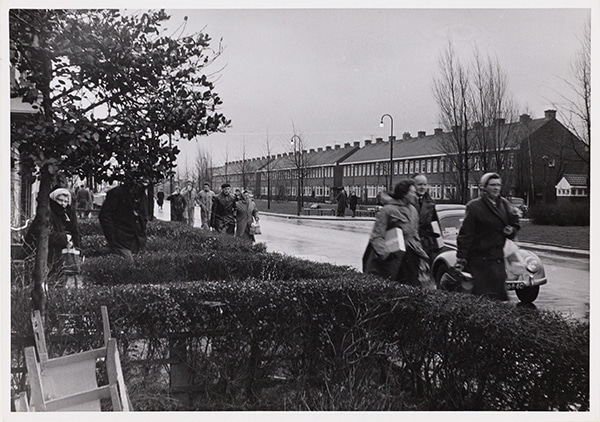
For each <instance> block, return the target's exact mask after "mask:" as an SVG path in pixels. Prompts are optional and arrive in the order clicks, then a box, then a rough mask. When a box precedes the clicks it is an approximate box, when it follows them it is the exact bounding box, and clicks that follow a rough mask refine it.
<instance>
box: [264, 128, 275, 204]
mask: <svg viewBox="0 0 600 422" xmlns="http://www.w3.org/2000/svg"><path fill="white" fill-rule="evenodd" d="M264 150H265V155H266V157H267V162H266V164H265V171H266V175H267V209H268V210H270V209H271V172H272V171H273V159H272V158H271V153H272V150H271V141H270V139H269V132H267V135H266V138H265V144H264Z"/></svg>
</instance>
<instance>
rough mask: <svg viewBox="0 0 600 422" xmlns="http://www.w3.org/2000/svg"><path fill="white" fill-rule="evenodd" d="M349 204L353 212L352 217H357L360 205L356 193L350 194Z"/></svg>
mask: <svg viewBox="0 0 600 422" xmlns="http://www.w3.org/2000/svg"><path fill="white" fill-rule="evenodd" d="M348 204H349V205H350V211H352V217H356V205H357V204H358V196H356V192H354V191H352V192H351V193H350V199H349V200H348Z"/></svg>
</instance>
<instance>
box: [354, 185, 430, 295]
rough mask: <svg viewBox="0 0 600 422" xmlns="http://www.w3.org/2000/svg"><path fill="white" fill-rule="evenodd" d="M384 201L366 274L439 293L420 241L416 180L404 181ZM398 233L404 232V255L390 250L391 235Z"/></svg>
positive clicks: (367, 255)
mask: <svg viewBox="0 0 600 422" xmlns="http://www.w3.org/2000/svg"><path fill="white" fill-rule="evenodd" d="M381 200H382V202H383V208H382V209H381V210H380V211H379V214H378V216H377V219H376V220H375V225H374V226H373V231H372V232H371V237H370V240H369V245H368V246H367V249H366V251H365V254H364V256H363V272H365V273H369V274H375V275H378V276H380V277H384V278H389V279H391V280H395V281H398V282H400V283H403V284H408V285H411V286H421V287H423V288H426V289H431V290H433V289H435V283H434V282H433V279H432V277H431V274H430V267H429V263H428V261H429V258H428V256H427V253H426V252H425V250H424V249H423V247H422V245H421V240H420V239H419V214H418V212H417V209H416V208H415V206H414V204H415V201H416V186H415V182H414V181H413V180H412V179H407V180H402V181H401V182H399V183H398V184H397V185H396V186H394V191H393V193H392V194H391V195H388V194H386V193H382V195H381ZM395 229H400V230H401V233H400V235H401V237H403V242H404V245H403V246H404V250H403V251H402V250H400V251H393V250H390V241H389V238H390V233H389V231H390V230H391V231H395ZM392 234H393V233H392ZM386 235H387V237H388V241H387V242H386Z"/></svg>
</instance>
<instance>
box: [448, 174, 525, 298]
mask: <svg viewBox="0 0 600 422" xmlns="http://www.w3.org/2000/svg"><path fill="white" fill-rule="evenodd" d="M479 185H480V189H481V190H482V194H481V196H480V197H479V198H476V199H473V200H471V201H469V202H468V203H467V210H466V214H465V219H464V221H463V223H462V226H461V228H460V231H459V232H458V237H457V238H456V243H457V247H458V249H457V252H456V257H457V260H456V261H457V262H456V265H455V267H456V268H457V269H458V270H460V271H463V270H467V271H469V272H470V273H471V274H472V275H473V282H474V286H473V293H474V294H476V295H484V296H488V297H490V298H494V299H498V300H503V301H506V300H508V293H507V291H506V285H505V282H506V268H505V264H504V243H505V242H506V239H514V238H515V236H516V235H517V231H518V230H519V229H520V226H519V217H518V216H517V214H516V212H515V211H514V210H513V208H512V206H511V204H510V202H508V200H506V199H504V198H502V197H501V196H500V192H501V190H502V179H501V178H500V175H498V173H486V174H484V175H483V176H481V180H480V182H479Z"/></svg>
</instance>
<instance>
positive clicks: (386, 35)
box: [167, 8, 590, 170]
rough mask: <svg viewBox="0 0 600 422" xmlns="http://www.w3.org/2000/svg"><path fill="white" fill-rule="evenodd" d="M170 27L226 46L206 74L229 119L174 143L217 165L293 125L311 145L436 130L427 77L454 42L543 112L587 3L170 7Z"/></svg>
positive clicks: (261, 146) (250, 152)
mask: <svg viewBox="0 0 600 422" xmlns="http://www.w3.org/2000/svg"><path fill="white" fill-rule="evenodd" d="M167 12H168V13H169V14H170V15H171V16H172V19H171V21H172V25H175V24H179V23H181V22H182V21H183V18H184V16H188V23H187V31H188V32H194V31H200V30H203V29H204V31H205V32H207V33H208V34H209V35H210V36H211V37H212V38H213V43H214V46H215V48H216V46H218V43H219V40H220V39H222V45H223V47H224V51H223V53H222V55H221V57H220V58H219V59H218V60H217V61H216V62H215V63H214V64H213V65H211V66H210V67H209V68H208V69H207V70H208V72H209V73H210V72H216V71H218V70H220V71H219V72H218V75H217V76H216V77H217V78H218V80H217V82H216V91H217V92H218V93H219V94H220V96H221V98H222V100H223V106H222V110H221V111H222V112H223V113H224V114H225V115H226V116H227V118H229V119H231V121H232V124H231V127H229V128H228V129H227V131H226V133H224V134H213V135H210V136H208V137H202V138H200V140H199V142H198V143H195V142H187V141H184V142H181V143H180V148H181V149H182V154H181V156H180V160H179V164H180V167H181V168H182V170H183V167H185V165H186V162H187V165H189V166H190V167H191V166H193V161H194V155H195V153H196V150H197V148H198V147H197V144H199V145H201V146H202V147H203V148H205V149H206V151H208V152H209V153H210V154H211V155H212V157H213V160H214V161H215V163H222V162H223V161H224V160H225V157H226V156H227V157H228V159H229V160H236V159H241V158H242V154H243V148H244V146H243V145H245V150H246V156H247V157H254V156H261V155H266V152H265V151H266V146H265V145H266V139H267V136H268V137H269V140H270V144H271V149H272V152H275V153H278V152H284V151H286V150H288V149H289V148H290V138H291V136H292V135H293V133H294V132H293V127H295V129H296V132H297V133H299V134H301V135H302V137H303V139H304V141H305V142H306V144H307V146H308V147H311V148H314V147H319V146H326V145H334V144H344V143H345V142H352V141H355V140H360V141H363V140H365V139H372V138H375V137H384V138H386V139H387V137H388V136H389V134H390V127H389V119H387V118H386V120H385V127H384V128H381V127H379V121H380V118H381V116H382V115H383V114H384V113H389V114H391V115H392V116H393V119H394V135H396V136H397V137H400V136H401V134H402V133H403V132H410V133H411V134H412V135H416V133H417V131H420V130H424V131H426V132H427V133H428V134H429V133H432V132H433V129H434V128H435V127H438V126H439V124H440V123H439V119H438V109H437V105H436V103H435V101H434V98H433V95H432V83H433V80H434V78H436V76H437V75H438V72H439V65H438V60H439V58H440V55H441V53H442V52H443V50H444V49H445V48H446V46H447V43H448V40H449V39H451V40H452V42H453V43H454V46H455V49H456V51H457V52H458V54H459V55H461V56H463V57H464V58H465V59H468V58H472V56H473V51H474V48H475V47H477V48H478V49H479V51H480V52H481V53H483V54H486V55H487V54H489V55H491V56H493V57H497V58H498V60H499V62H500V64H501V65H502V66H503V68H504V70H505V71H506V74H507V76H508V83H509V90H510V92H511V93H512V95H513V96H514V99H515V100H516V101H517V103H518V105H519V112H529V113H530V114H531V115H532V117H534V118H535V117H543V115H544V110H546V109H548V108H552V104H553V102H557V101H560V96H559V94H558V93H557V91H558V92H561V93H566V92H568V91H567V89H566V86H565V84H564V82H562V80H563V79H569V78H570V77H571V70H570V62H571V60H572V59H573V57H574V55H575V54H576V52H577V50H578V48H579V45H580V41H579V37H580V36H581V34H582V31H583V27H584V25H585V22H586V20H587V19H588V17H589V16H590V11H589V9H582V8H580V9H568V8H553V9H389V8H387V9H341V8H332V9H233V10H232V9H228V10H215V9H175V10H172V9H168V10H167Z"/></svg>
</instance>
